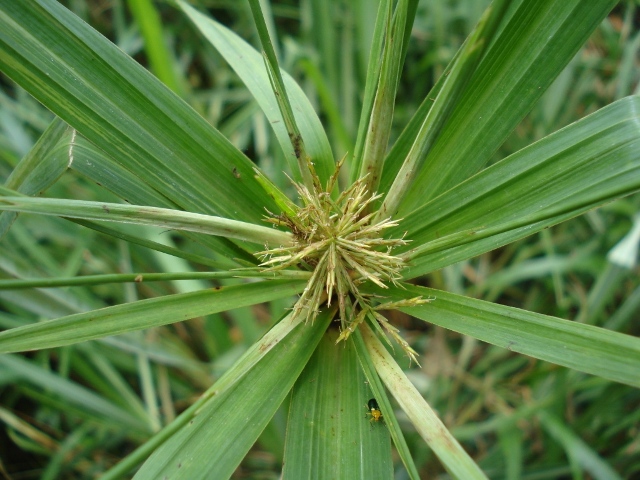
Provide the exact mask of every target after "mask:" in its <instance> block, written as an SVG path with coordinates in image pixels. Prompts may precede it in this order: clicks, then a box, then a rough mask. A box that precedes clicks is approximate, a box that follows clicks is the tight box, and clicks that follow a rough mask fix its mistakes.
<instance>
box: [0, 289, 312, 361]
mask: <svg viewBox="0 0 640 480" xmlns="http://www.w3.org/2000/svg"><path fill="white" fill-rule="evenodd" d="M304 285H305V283H304V282H302V281H282V280H273V281H269V282H260V283H252V284H246V285H237V286H230V287H216V288H214V289H210V290H203V291H198V292H193V293H183V294H176V295H166V296H164V297H160V298H151V299H146V300H139V301H137V302H132V303H127V304H123V305H115V306H112V307H106V308H102V309H99V310H94V311H91V312H87V313H78V314H75V315H69V316H67V317H61V318H58V319H55V320H48V321H46V322H42V323H37V324H32V325H26V326H24V327H18V328H13V329H11V330H6V331H4V332H2V333H0V353H7V352H19V351H25V350H39V349H42V348H52V347H59V346H62V345H70V344H72V343H78V342H84V341H87V340H94V339H96V338H101V337H106V336H109V335H118V334H120V333H125V332H131V331H134V330H142V329H145V328H150V327H157V326H159V325H167V324H169V323H175V322H181V321H183V320H188V319H191V318H195V317H199V316H202V315H209V314H211V313H217V312H222V311H224V310H230V309H234V308H239V307H244V306H248V305H254V304H256V303H261V302H268V301H270V300H274V299H277V298H284V297H288V296H291V295H295V294H296V293H298V292H300V291H301V290H302V289H303V288H304Z"/></svg>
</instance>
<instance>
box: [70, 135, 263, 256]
mask: <svg viewBox="0 0 640 480" xmlns="http://www.w3.org/2000/svg"><path fill="white" fill-rule="evenodd" d="M71 168H72V169H73V170H75V171H76V172H79V173H81V174H82V175H84V176H86V177H87V178H89V179H90V180H92V181H94V182H96V183H97V184H98V185H100V186H102V187H104V188H106V189H107V190H109V191H111V192H113V193H114V194H116V195H117V196H118V197H120V198H122V199H124V200H125V201H126V202H127V203H131V204H134V205H154V206H156V207H164V208H173V209H177V205H176V204H175V203H174V202H172V201H170V200H169V199H167V198H166V197H164V196H163V195H160V194H159V193H158V192H156V191H155V190H154V189H153V188H151V187H150V186H148V185H147V184H145V183H142V182H141V181H140V179H139V178H138V177H136V176H135V175H134V174H133V173H131V172H130V171H129V170H127V169H125V168H124V167H122V166H121V165H119V164H118V163H117V162H115V161H114V160H113V159H112V158H111V157H110V156H109V155H107V154H106V153H105V152H103V151H102V150H100V149H98V148H96V147H95V146H94V145H92V144H91V143H89V142H88V141H87V140H86V139H85V138H83V137H81V136H80V135H78V136H77V137H76V139H75V142H74V146H73V163H72V164H71ZM239 180H240V179H238V178H236V177H235V176H234V181H236V182H237V181H239ZM78 223H81V224H83V225H85V226H86V224H85V223H82V222H78ZM94 225H95V224H94ZM90 228H93V227H90ZM186 235H187V236H188V237H189V238H191V239H193V240H194V241H196V242H198V243H200V244H202V245H205V246H207V247H208V248H209V249H211V250H212V251H213V252H215V253H216V254H217V255H221V256H223V258H221V259H220V261H221V262H226V264H227V265H230V264H233V265H234V266H236V265H237V264H238V263H237V262H235V261H233V262H231V261H229V260H233V259H236V258H241V259H243V260H247V261H252V259H253V257H252V256H251V255H249V253H247V252H245V251H244V250H243V249H242V248H241V247H239V246H238V245H235V244H234V243H233V242H232V241H231V240H229V239H226V238H221V237H214V236H211V235H199V234H196V233H188V234H186Z"/></svg>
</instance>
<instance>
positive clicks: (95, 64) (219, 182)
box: [0, 0, 274, 221]
mask: <svg viewBox="0 0 640 480" xmlns="http://www.w3.org/2000/svg"><path fill="white" fill-rule="evenodd" d="M0 25H1V27H2V28H0V68H1V69H2V70H3V71H4V72H5V73H6V74H7V75H9V76H10V77H11V78H13V80H14V81H16V82H17V83H18V84H19V85H21V86H22V87H23V88H25V89H26V90H27V91H28V92H29V93H31V94H32V95H33V96H34V97H36V98H37V99H38V100H39V101H40V102H42V103H43V104H44V105H45V106H47V107H48V108H49V109H51V110H52V111H53V112H54V113H56V114H57V115H58V116H60V117H61V118H62V119H63V120H65V121H66V122H67V123H69V124H70V125H71V126H73V127H74V128H76V129H77V130H78V131H79V132H80V133H82V134H83V135H84V136H85V137H86V138H87V139H89V140H90V141H91V142H92V143H94V144H95V145H97V146H98V147H99V148H101V149H102V150H104V151H106V152H110V154H111V155H112V157H113V158H115V159H117V161H118V162H119V163H120V164H122V165H123V166H125V167H126V168H128V169H130V170H131V171H134V172H135V173H136V175H137V176H138V177H139V178H140V179H141V181H144V182H146V183H148V184H149V185H151V186H152V187H153V188H154V189H156V190H157V191H158V192H160V193H161V194H163V195H165V196H166V197H167V198H169V199H171V200H173V201H174V202H175V203H176V204H177V205H179V206H180V207H181V208H183V209H186V210H191V211H200V212H205V213H211V214H218V215H224V216H227V217H230V218H237V219H240V220H250V221H258V220H259V219H260V218H261V216H262V215H263V212H264V208H265V207H266V208H271V209H272V208H274V204H273V201H272V200H271V199H270V198H269V197H268V195H266V193H265V192H264V191H263V189H262V188H261V187H260V185H259V184H258V183H257V182H256V181H255V179H254V178H253V165H252V163H251V162H250V161H249V159H247V157H246V156H244V155H243V154H242V153H241V152H240V151H239V150H238V149H236V148H235V147H234V146H233V145H232V144H231V143H230V142H229V141H228V140H227V139H226V138H224V137H223V136H222V135H221V134H220V133H219V132H218V131H217V130H215V129H214V128H212V127H211V125H209V124H208V123H207V122H206V121H205V120H204V119H203V118H202V117H201V116H199V115H198V114H197V113H196V112H195V111H194V110H193V109H191V108H190V107H189V106H187V105H186V104H185V103H184V102H183V101H182V100H181V99H179V98H178V97H177V96H176V95H175V94H173V92H171V91H170V90H169V89H168V88H167V87H165V86H164V85H163V84H162V83H160V82H159V81H158V79H156V78H155V77H154V76H153V75H151V74H150V73H149V72H147V71H146V70H145V69H144V68H142V67H141V66H140V65H138V64H137V63H136V62H135V61H134V60H133V59H131V58H130V57H127V56H126V55H125V54H124V53H123V52H122V51H121V50H120V49H118V48H117V47H116V46H115V45H113V44H112V43H111V42H109V41H108V40H107V39H105V38H104V37H103V36H101V35H100V34H99V33H98V32H96V31H95V30H93V29H92V28H91V27H89V26H88V25H87V24H86V23H84V22H82V21H81V20H80V19H79V18H78V17H76V16H75V15H73V14H72V13H71V12H70V11H68V10H67V9H65V8H64V7H63V6H62V5H61V4H60V3H59V2H57V1H55V0H24V1H20V2H10V1H4V2H1V3H0ZM234 173H235V174H236V175H237V174H239V175H240V176H241V181H239V182H238V181H234ZM214 192H215V193H214Z"/></svg>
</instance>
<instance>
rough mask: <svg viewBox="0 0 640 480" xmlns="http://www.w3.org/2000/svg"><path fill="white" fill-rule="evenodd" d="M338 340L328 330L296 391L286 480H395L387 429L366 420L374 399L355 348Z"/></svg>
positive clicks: (287, 452) (301, 376)
mask: <svg viewBox="0 0 640 480" xmlns="http://www.w3.org/2000/svg"><path fill="white" fill-rule="evenodd" d="M337 339H338V331H337V330H335V329H330V330H328V331H327V333H326V334H325V335H324V336H323V339H322V341H321V342H320V344H319V345H318V348H317V349H316V351H315V352H314V354H313V356H312V357H311V359H310V360H309V362H308V364H307V366H306V367H305V369H304V370H303V372H302V374H301V375H300V377H299V378H298V380H297V382H296V384H295V386H294V387H293V394H292V398H291V405H290V407H289V419H288V428H287V439H286V446H285V460H284V469H283V472H282V476H283V478H284V479H299V478H349V479H359V478H360V479H367V480H369V479H378V478H379V479H389V478H391V477H392V476H393V462H392V460H391V444H390V442H389V434H388V430H387V429H386V428H385V427H384V426H383V425H382V422H379V423H375V422H374V423H375V424H370V422H369V420H367V419H366V416H365V411H366V410H365V408H364V407H365V406H366V404H367V401H368V400H369V398H371V397H372V394H371V392H370V390H369V388H367V387H366V386H365V377H364V375H363V373H362V370H361V369H360V367H359V365H358V359H357V356H356V353H355V350H354V347H353V344H351V343H350V342H347V344H346V345H345V346H342V345H336V340H337Z"/></svg>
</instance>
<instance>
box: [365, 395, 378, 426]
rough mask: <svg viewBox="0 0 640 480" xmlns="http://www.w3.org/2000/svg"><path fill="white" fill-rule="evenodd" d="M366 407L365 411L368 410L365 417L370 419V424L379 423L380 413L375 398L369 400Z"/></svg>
mask: <svg viewBox="0 0 640 480" xmlns="http://www.w3.org/2000/svg"><path fill="white" fill-rule="evenodd" d="M366 407H367V410H369V411H368V412H367V415H368V416H369V417H371V418H370V419H369V421H370V422H379V421H380V420H382V412H381V411H380V407H379V406H378V402H377V401H376V399H375V398H372V399H371V400H369V402H368V403H367V405H366Z"/></svg>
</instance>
